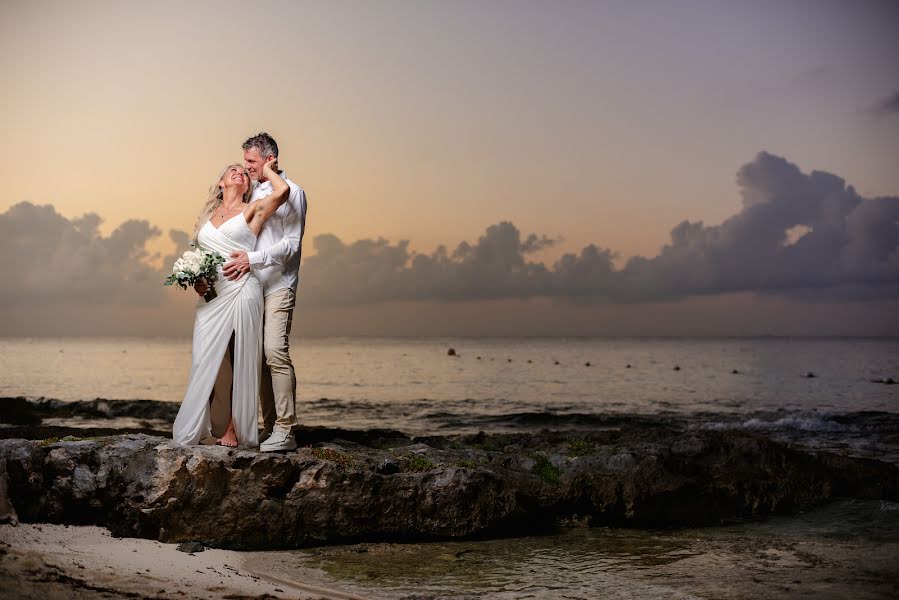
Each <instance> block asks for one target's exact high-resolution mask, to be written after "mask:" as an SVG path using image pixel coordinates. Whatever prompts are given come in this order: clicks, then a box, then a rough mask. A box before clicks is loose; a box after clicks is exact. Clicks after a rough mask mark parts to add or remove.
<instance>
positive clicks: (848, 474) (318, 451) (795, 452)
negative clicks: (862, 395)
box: [0, 427, 899, 549]
mask: <svg viewBox="0 0 899 600" xmlns="http://www.w3.org/2000/svg"><path fill="white" fill-rule="evenodd" d="M299 442H300V444H301V445H305V446H301V447H300V448H299V449H298V450H297V451H296V452H292V453H287V454H263V453H258V452H254V451H247V450H231V449H227V448H223V447H217V446H197V447H190V448H184V447H179V446H176V445H174V444H173V443H172V442H171V440H168V439H165V438H163V437H159V436H150V435H145V434H124V435H121V434H120V435H112V436H99V437H93V438H89V439H80V440H78V439H73V440H71V441H66V440H60V441H55V440H52V439H51V440H28V439H5V440H0V483H2V482H3V481H5V482H6V492H7V494H8V498H6V499H3V498H0V506H3V505H4V504H3V502H4V500H6V501H8V503H9V505H10V506H11V507H12V508H14V509H15V512H16V513H17V516H18V519H20V520H21V521H24V522H37V521H43V522H55V523H71V524H96V525H102V526H106V527H108V528H109V529H110V530H111V531H112V532H113V533H114V534H115V535H117V536H132V537H144V538H151V539H158V540H161V541H167V542H183V541H196V542H200V543H202V544H205V545H207V546H210V547H227V548H242V549H251V548H279V547H280V548H286V547H298V546H304V545H312V544H322V543H334V542H349V541H360V540H371V541H374V540H421V539H436V538H455V537H463V536H471V535H507V534H509V533H526V532H536V531H539V530H541V529H542V528H546V527H550V526H553V525H557V524H559V523H568V524H571V523H578V524H587V525H604V524H614V525H621V526H653V527H660V526H661V527H666V526H669V527H670V526H674V527H678V526H686V525H696V524H718V523H721V522H726V521H729V520H732V519H740V518H751V517H757V516H761V515H766V514H773V513H790V512H793V511H795V510H798V509H801V508H803V507H807V506H811V505H814V504H818V503H821V502H825V501H828V500H830V499H833V498H835V497H838V496H854V497H860V498H882V499H887V500H897V499H899V468H897V467H896V466H895V465H892V464H888V463H884V462H880V461H876V460H870V459H860V458H850V457H845V456H839V455H836V454H830V453H823V452H817V453H815V452H809V451H803V450H799V449H795V448H790V447H788V446H787V445H784V444H781V443H778V442H775V441H772V440H770V439H767V438H765V437H764V436H761V435H757V434H754V433H750V432H741V431H736V430H723V431H683V430H677V429H673V428H672V429H666V428H664V427H655V428H652V429H644V430H641V431H637V432H632V433H622V432H621V431H615V430H605V431H592V432H583V431H581V432H548V431H543V432H539V433H520V434H495V435H487V434H477V435H468V436H464V435H459V436H447V437H437V436H433V437H426V438H417V439H410V438H408V437H406V436H405V435H403V434H402V433H400V432H396V431H389V430H372V431H351V430H337V429H324V428H306V429H302V430H301V431H300V432H299ZM2 490H3V486H2V485H0V493H2ZM13 518H14V517H13Z"/></svg>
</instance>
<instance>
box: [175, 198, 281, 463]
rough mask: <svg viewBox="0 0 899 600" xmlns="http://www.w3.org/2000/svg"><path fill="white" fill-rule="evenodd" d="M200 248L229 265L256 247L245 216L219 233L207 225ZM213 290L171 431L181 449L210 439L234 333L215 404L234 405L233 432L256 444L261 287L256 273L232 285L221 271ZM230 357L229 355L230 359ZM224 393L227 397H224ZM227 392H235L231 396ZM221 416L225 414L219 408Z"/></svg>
mask: <svg viewBox="0 0 899 600" xmlns="http://www.w3.org/2000/svg"><path fill="white" fill-rule="evenodd" d="M197 242H198V245H199V246H200V247H201V248H203V249H204V250H216V251H217V252H219V253H220V254H221V255H222V256H224V257H225V260H226V261H227V260H228V259H229V255H230V254H231V253H232V252H234V251H237V250H243V251H245V252H250V251H252V250H253V247H254V246H255V244H256V236H255V235H253V232H252V231H251V230H250V228H249V226H248V225H247V221H246V218H245V217H244V215H243V213H238V214H237V215H236V216H234V217H232V218H231V219H229V220H227V221H225V222H224V223H222V226H221V227H219V228H218V229H216V228H215V227H214V226H213V225H212V223H210V222H209V221H207V222H206V223H205V224H204V225H203V227H202V228H201V229H200V232H199V234H198V236H197ZM218 273H219V276H218V280H217V281H216V282H215V284H214V285H215V291H216V293H217V294H218V296H217V297H216V298H214V299H213V300H212V301H210V302H208V303H207V302H206V301H205V300H203V299H202V298H200V300H199V302H198V303H197V315H196V320H195V321H194V338H193V352H192V358H191V367H190V379H189V380H188V383H187V391H186V392H185V394H184V401H183V402H182V403H181V408H180V409H179V410H178V416H177V417H176V418H175V424H174V426H173V428H172V434H173V435H172V437H173V439H174V441H175V442H176V443H178V444H182V445H193V444H198V443H200V441H201V440H203V439H204V438H206V437H209V436H210V435H212V408H213V407H211V406H210V396H211V395H212V392H213V389H214V388H215V387H216V386H215V384H216V379H217V378H218V375H219V369H221V368H225V367H227V361H226V364H225V365H224V367H223V357H226V354H227V352H228V344H229V342H230V340H231V335H232V334H233V335H234V361H233V364H232V365H231V366H232V367H233V378H232V380H231V384H232V385H231V386H230V388H231V389H230V390H228V387H229V386H227V385H226V386H221V387H220V388H219V389H217V390H216V392H217V393H216V394H215V396H214V400H213V402H216V403H221V402H226V403H229V404H230V414H231V415H233V416H234V429H235V431H236V432H237V440H238V444H239V445H240V446H245V447H250V448H255V447H256V446H258V444H259V441H258V435H259V434H258V429H257V426H258V425H257V411H258V401H259V375H260V367H261V356H262V307H263V300H262V284H261V283H260V282H259V280H258V279H256V277H255V276H254V275H253V274H252V273H246V274H245V275H243V276H242V277H241V278H240V279H238V280H236V281H231V280H229V279H227V278H226V277H225V276H224V275H223V274H222V267H221V265H220V266H219V267H218ZM226 358H227V357H226ZM222 389H224V390H225V393H221V392H222ZM227 391H231V394H230V397H229V395H228V394H227ZM218 409H219V410H218V411H217V412H219V413H221V412H223V411H224V410H225V407H224V406H219V407H218Z"/></svg>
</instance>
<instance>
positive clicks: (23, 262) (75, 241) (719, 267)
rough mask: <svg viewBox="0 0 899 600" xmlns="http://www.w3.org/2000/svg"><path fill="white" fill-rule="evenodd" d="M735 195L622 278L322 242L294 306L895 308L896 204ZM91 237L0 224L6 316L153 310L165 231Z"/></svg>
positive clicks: (752, 168) (581, 264)
mask: <svg viewBox="0 0 899 600" xmlns="http://www.w3.org/2000/svg"><path fill="white" fill-rule="evenodd" d="M737 183H738V185H739V187H740V195H741V199H742V206H741V208H740V210H739V211H738V212H737V213H736V214H735V215H733V216H732V217H730V218H728V219H727V220H725V221H724V222H723V223H721V224H719V225H705V224H704V223H703V222H701V221H698V222H691V221H683V222H682V223H679V224H678V225H676V226H675V227H674V228H673V229H672V230H671V234H670V240H669V242H668V243H667V244H665V245H664V246H663V247H662V248H661V250H660V251H659V253H658V254H657V255H656V256H654V257H650V258H647V257H640V256H636V257H632V258H630V259H628V260H627V261H626V262H625V263H624V266H623V267H622V268H620V269H616V268H615V266H614V260H615V259H616V254H615V253H614V252H613V251H612V250H610V249H608V248H604V247H602V246H599V245H595V244H590V245H587V246H586V247H584V248H583V249H582V250H581V251H580V252H578V253H569V254H565V255H563V256H561V257H560V258H559V259H558V260H556V261H555V262H554V263H553V264H551V265H549V264H546V263H544V262H541V261H538V260H534V255H535V253H537V252H539V251H540V250H544V249H546V248H551V247H552V246H553V245H554V244H556V243H557V239H554V238H550V237H547V236H546V235H537V234H530V235H527V236H523V235H522V234H521V232H520V231H519V230H518V229H517V228H516V227H515V225H514V224H512V223H511V222H501V223H497V224H495V225H491V226H490V227H488V228H487V230H486V231H485V233H484V235H482V236H481V237H480V238H478V240H477V241H475V242H472V243H469V242H467V241H463V242H460V243H459V244H458V245H457V246H456V247H455V248H454V249H453V250H452V251H450V250H448V249H447V248H446V247H445V246H441V247H439V248H437V250H435V251H434V252H432V253H430V254H424V253H417V252H414V251H412V250H410V248H409V241H408V240H400V241H399V242H397V243H391V242H389V241H388V240H386V239H383V238H377V239H363V240H358V241H355V242H352V243H345V242H343V241H341V240H340V239H339V238H338V237H337V236H335V235H332V234H323V235H318V236H316V237H315V238H314V239H313V240H312V244H313V246H314V254H310V253H309V252H308V250H307V254H306V256H305V257H304V258H303V265H302V269H301V273H300V281H301V283H300V286H301V289H300V294H299V302H300V304H301V305H302V306H303V307H305V308H316V307H317V308H328V307H350V306H365V305H371V304H377V303H384V302H394V301H399V302H410V301H411V302H417V301H438V302H459V301H482V300H526V299H533V298H548V299H557V300H559V299H561V300H565V301H569V302H575V303H579V304H591V303H639V302H657V301H668V300H677V299H683V298H688V297H693V296H709V295H720V294H732V293H744V292H754V293H758V294H767V295H779V296H790V297H793V298H796V299H801V300H805V301H807V300H815V301H826V300H834V301H843V300H877V299H892V298H896V297H899V197H896V196H891V197H879V198H864V197H862V196H860V195H859V194H858V193H857V192H856V191H855V189H854V188H853V187H852V186H847V185H846V183H845V182H844V181H843V179H841V178H840V177H837V176H836V175H833V174H830V173H826V172H822V171H812V172H811V173H808V174H806V173H803V172H801V171H800V170H799V168H798V167H797V166H796V165H794V164H792V163H790V162H788V161H787V160H785V159H784V158H781V157H778V156H774V155H771V154H768V153H766V152H762V153H760V154H759V155H758V156H756V157H755V159H754V160H753V161H752V162H750V163H748V164H746V165H744V166H743V167H742V168H741V169H740V170H739V172H738V173H737ZM99 224H100V218H99V217H98V216H97V215H95V214H87V215H85V216H83V217H81V218H77V219H71V220H69V219H66V218H65V217H63V216H61V215H59V214H58V213H57V212H56V211H55V210H54V209H53V207H51V206H35V205H33V204H29V203H21V204H17V205H15V206H13V207H12V208H10V209H9V210H8V211H7V212H6V213H3V214H0V251H2V255H3V256H4V257H5V259H6V261H5V264H4V265H3V267H0V269H2V271H0V276H2V277H3V281H4V286H3V288H2V292H0V303H2V304H3V305H4V306H16V305H19V306H21V305H28V306H32V307H33V306H39V305H42V304H52V303H54V302H55V303H65V304H66V305H67V306H68V307H73V306H77V305H91V306H93V305H98V304H100V305H103V304H118V305H121V306H133V307H138V306H151V305H154V304H161V303H162V302H163V301H164V299H165V298H166V297H168V296H166V292H167V291H168V290H167V288H163V287H162V285H161V283H162V280H163V279H164V277H165V276H166V275H167V273H166V272H163V271H160V270H159V269H157V268H155V267H153V266H152V265H151V259H152V258H153V257H151V256H149V255H148V251H147V250H146V244H147V242H148V241H149V240H150V239H152V238H153V237H155V236H157V235H159V233H160V232H159V230H158V229H157V228H155V227H153V226H152V225H150V224H149V223H148V222H147V221H141V220H132V221H127V222H125V223H123V224H122V225H120V226H119V227H118V228H117V229H115V230H114V231H113V232H112V233H111V234H110V235H109V236H107V237H103V236H101V235H100V233H99V232H98V226H99ZM169 237H170V238H171V240H172V241H173V242H174V245H175V247H176V248H177V249H178V251H179V252H180V251H181V250H183V249H184V248H185V247H186V245H187V235H186V234H185V233H183V232H178V231H173V232H170V234H169ZM307 243H308V242H307ZM174 258H175V257H174V256H171V257H166V258H165V259H164V260H163V265H164V266H165V267H166V268H167V267H168V265H171V264H172V262H173V260H174ZM169 296H170V294H169Z"/></svg>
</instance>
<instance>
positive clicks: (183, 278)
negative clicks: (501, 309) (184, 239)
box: [163, 248, 225, 302]
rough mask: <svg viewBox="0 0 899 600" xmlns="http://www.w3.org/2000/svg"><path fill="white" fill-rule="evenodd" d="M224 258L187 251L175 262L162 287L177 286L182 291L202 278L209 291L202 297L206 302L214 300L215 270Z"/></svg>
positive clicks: (209, 253) (213, 253)
mask: <svg viewBox="0 0 899 600" xmlns="http://www.w3.org/2000/svg"><path fill="white" fill-rule="evenodd" d="M224 262H225V258H224V257H223V256H222V255H221V254H219V253H218V252H215V251H214V250H213V251H208V250H203V249H201V248H194V249H193V250H187V251H186V252H185V253H184V254H182V255H181V258H179V259H178V260H176V261H175V265H174V266H173V267H172V274H171V275H169V276H168V278H167V279H166V280H165V283H164V284H163V285H174V284H178V285H179V286H181V289H182V290H186V289H187V287H188V286H190V287H193V285H194V284H195V283H196V282H198V281H199V280H200V279H202V278H203V277H205V278H206V281H208V282H209V291H208V292H206V295H205V296H203V299H204V300H206V302H209V301H210V300H212V299H214V298H215V297H216V296H217V295H218V294H216V293H215V287H214V286H213V285H212V284H213V283H215V280H216V278H217V277H218V273H217V272H216V270H215V268H216V267H217V266H218V265H220V264H222V263H224Z"/></svg>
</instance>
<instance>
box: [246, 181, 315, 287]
mask: <svg viewBox="0 0 899 600" xmlns="http://www.w3.org/2000/svg"><path fill="white" fill-rule="evenodd" d="M281 177H283V178H284V181H285V182H287V185H288V186H289V187H290V193H289V194H288V196H287V201H286V202H285V203H284V204H282V205H281V206H279V207H278V210H276V211H275V214H273V215H272V216H271V217H269V218H268V220H267V221H266V222H265V224H264V225H263V226H262V231H260V232H259V237H257V238H256V248H255V249H254V250H253V252H248V253H247V258H249V260H250V267H251V268H252V269H253V273H254V274H255V275H256V277H258V278H259V280H260V281H261V282H262V293H263V295H265V296H268V295H269V294H271V293H272V292H277V291H278V290H282V289H284V288H290V289H292V290H293V291H294V292H296V291H297V284H298V283H299V279H300V257H301V255H302V253H303V232H304V231H305V229H306V192H304V191H303V188H301V187H300V186H298V185H297V184H295V183H294V182H292V181H291V180H290V179H288V178H287V176H286V175H285V174H284V173H281ZM271 193H272V183H271V182H270V181H265V182H263V183H260V184H259V185H257V186H256V189H255V190H254V191H253V198H252V199H251V202H255V201H257V200H260V199H262V198H265V197H266V196H268V195H269V194H271Z"/></svg>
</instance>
